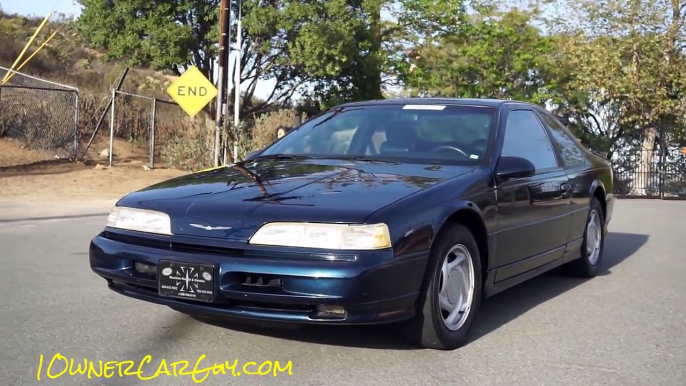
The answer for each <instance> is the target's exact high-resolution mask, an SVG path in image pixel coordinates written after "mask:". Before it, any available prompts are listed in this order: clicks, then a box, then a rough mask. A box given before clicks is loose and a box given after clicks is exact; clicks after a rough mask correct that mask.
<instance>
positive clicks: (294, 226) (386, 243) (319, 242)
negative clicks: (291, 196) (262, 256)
mask: <svg viewBox="0 0 686 386" xmlns="http://www.w3.org/2000/svg"><path fill="white" fill-rule="evenodd" d="M250 244H256V245H274V246H276V245H278V246H284V247H302V248H321V249H348V250H350V249H356V250H371V249H384V248H389V247H390V246H391V236H390V235H389V232H388V226H386V224H371V225H354V224H317V223H288V222H276V223H269V224H265V225H263V226H262V227H261V228H260V229H258V230H257V233H255V235H254V236H253V237H252V238H251V239H250Z"/></svg>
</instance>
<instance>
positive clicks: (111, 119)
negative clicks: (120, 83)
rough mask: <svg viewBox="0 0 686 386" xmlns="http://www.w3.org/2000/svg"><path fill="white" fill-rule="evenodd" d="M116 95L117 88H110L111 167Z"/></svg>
mask: <svg viewBox="0 0 686 386" xmlns="http://www.w3.org/2000/svg"><path fill="white" fill-rule="evenodd" d="M116 95H117V90H115V89H112V116H111V118H110V154H109V156H110V167H112V148H113V142H114V99H115V97H116Z"/></svg>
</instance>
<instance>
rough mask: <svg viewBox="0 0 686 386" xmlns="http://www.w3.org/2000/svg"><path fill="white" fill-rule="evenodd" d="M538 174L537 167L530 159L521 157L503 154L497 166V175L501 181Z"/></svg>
mask: <svg viewBox="0 0 686 386" xmlns="http://www.w3.org/2000/svg"><path fill="white" fill-rule="evenodd" d="M535 174H536V167H535V166H534V164H532V163H531V161H529V160H528V159H525V158H521V157H511V156H506V155H504V156H501V157H500V160H498V166H496V168H495V176H496V177H497V178H498V180H500V181H505V180H511V179H514V178H526V177H532V176H534V175H535Z"/></svg>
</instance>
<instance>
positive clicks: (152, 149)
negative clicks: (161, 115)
mask: <svg viewBox="0 0 686 386" xmlns="http://www.w3.org/2000/svg"><path fill="white" fill-rule="evenodd" d="M156 110H157V98H152V118H151V120H150V135H149V136H148V138H150V139H149V140H150V169H154V168H155V111H156Z"/></svg>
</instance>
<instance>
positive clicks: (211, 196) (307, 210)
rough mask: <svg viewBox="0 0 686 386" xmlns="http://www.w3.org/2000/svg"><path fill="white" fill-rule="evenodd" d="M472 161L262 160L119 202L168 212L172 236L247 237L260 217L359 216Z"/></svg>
mask: <svg viewBox="0 0 686 386" xmlns="http://www.w3.org/2000/svg"><path fill="white" fill-rule="evenodd" d="M471 169H472V168H470V167H460V166H436V165H414V164H386V163H384V164H379V163H367V162H351V161H343V160H341V161H337V160H311V159H307V160H260V161H256V162H248V163H239V164H235V165H230V166H227V167H224V168H219V169H215V170H211V171H206V172H199V173H193V174H189V175H186V176H182V177H179V178H175V179H171V180H168V181H165V182H162V183H159V184H156V185H153V186H150V187H148V188H145V189H142V190H140V191H137V192H134V193H131V194H129V195H127V196H126V197H124V198H122V199H121V200H120V201H119V202H118V204H117V205H119V206H126V207H133V208H141V209H151V210H157V211H161V212H164V213H167V214H169V215H170V217H171V223H172V233H173V234H175V235H186V236H201V237H216V238H223V239H227V240H236V241H246V240H248V239H249V238H250V237H251V236H252V234H253V233H254V232H255V231H256V230H257V228H259V227H260V226H261V225H263V224H264V223H266V222H273V221H309V222H350V223H361V222H364V220H365V219H366V218H367V217H368V216H369V215H371V214H372V213H374V212H375V211H377V210H379V209H381V208H383V207H385V206H387V205H389V204H392V203H393V202H395V201H397V200H399V199H402V198H404V197H406V196H408V195H411V194H413V193H416V192H418V191H420V190H422V189H426V188H428V187H430V186H433V185H435V184H438V183H440V182H441V181H444V180H446V179H448V178H452V177H456V176H458V175H461V174H464V173H467V172H469V171H470V170H471Z"/></svg>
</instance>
